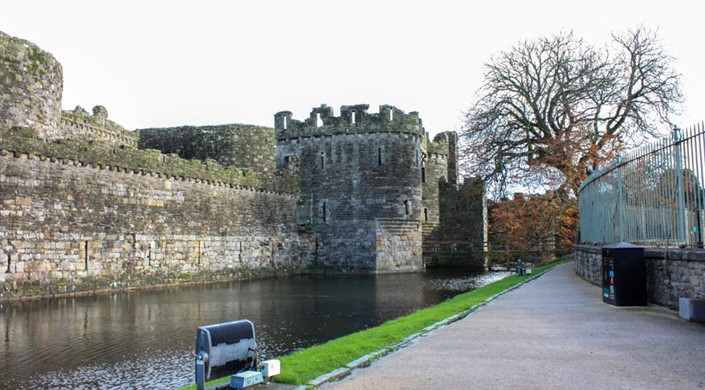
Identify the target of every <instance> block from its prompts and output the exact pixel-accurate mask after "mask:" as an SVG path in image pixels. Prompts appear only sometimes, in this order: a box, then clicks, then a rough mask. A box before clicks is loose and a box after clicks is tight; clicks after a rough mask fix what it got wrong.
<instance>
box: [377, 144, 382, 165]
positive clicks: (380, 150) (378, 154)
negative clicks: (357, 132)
mask: <svg viewBox="0 0 705 390" xmlns="http://www.w3.org/2000/svg"><path fill="white" fill-rule="evenodd" d="M377 165H378V166H381V165H382V148H377Z"/></svg>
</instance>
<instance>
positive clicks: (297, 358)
mask: <svg viewBox="0 0 705 390" xmlns="http://www.w3.org/2000/svg"><path fill="white" fill-rule="evenodd" d="M561 262H562V261H554V262H551V263H548V264H544V265H542V266H539V267H535V268H534V269H533V273H532V274H531V275H522V276H517V275H511V276H508V277H506V278H504V279H501V280H499V281H496V282H494V283H490V284H488V285H486V286H483V287H480V288H477V289H475V290H472V291H468V292H466V293H462V294H459V295H456V296H455V297H453V298H450V299H448V300H446V301H443V302H441V303H439V304H438V305H435V306H431V307H427V308H425V309H420V310H417V311H415V312H413V313H411V314H409V315H406V316H404V317H399V318H397V319H394V320H390V321H387V322H385V323H383V324H381V325H379V326H377V327H374V328H369V329H365V330H361V331H359V332H356V333H352V334H349V335H347V336H343V337H340V338H337V339H334V340H331V341H328V342H326V343H323V344H319V345H315V346H313V347H310V348H306V349H303V350H299V351H295V352H292V353H290V354H289V355H286V356H284V357H281V358H279V360H280V361H281V368H282V373H281V374H280V375H278V376H277V377H276V378H275V380H276V382H279V383H287V384H305V383H307V382H309V381H311V380H312V379H315V378H317V377H319V376H321V375H324V374H327V373H329V372H331V371H334V370H337V369H339V368H341V367H344V366H345V365H346V364H348V363H350V362H352V361H353V360H356V359H359V358H361V357H363V356H365V355H368V354H370V353H373V352H376V351H379V350H382V349H384V348H387V347H390V346H392V345H394V344H396V343H398V342H400V341H402V340H403V339H404V338H406V337H408V336H411V335H413V334H415V333H417V332H419V331H421V330H423V329H424V328H426V327H428V326H430V325H433V324H436V323H438V322H439V321H442V320H444V319H446V318H448V317H451V316H454V315H456V314H461V313H463V312H465V311H467V310H469V309H470V308H472V307H473V306H475V305H478V304H481V303H483V302H485V301H486V300H488V299H490V298H492V297H493V296H495V295H497V294H499V293H501V292H503V291H505V290H507V289H510V288H512V287H514V286H516V285H518V284H520V283H522V282H525V281H527V280H528V279H531V278H534V277H536V276H538V275H539V274H541V273H543V272H545V271H547V270H549V269H551V268H553V267H554V266H556V265H558V264H560V263H561ZM220 380H221V381H222V379H220ZM217 381H219V380H214V381H211V382H209V383H214V382H217ZM195 388H196V386H195V385H192V386H188V387H184V388H182V390H187V389H195Z"/></svg>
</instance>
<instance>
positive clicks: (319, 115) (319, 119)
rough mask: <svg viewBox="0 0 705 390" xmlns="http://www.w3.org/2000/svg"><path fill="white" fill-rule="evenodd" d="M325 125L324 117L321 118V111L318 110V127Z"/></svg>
mask: <svg viewBox="0 0 705 390" xmlns="http://www.w3.org/2000/svg"><path fill="white" fill-rule="evenodd" d="M321 126H323V119H321V113H320V112H317V113H316V127H321Z"/></svg>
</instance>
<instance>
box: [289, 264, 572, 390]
mask: <svg viewBox="0 0 705 390" xmlns="http://www.w3.org/2000/svg"><path fill="white" fill-rule="evenodd" d="M560 265H561V264H557V265H556V266H554V267H551V268H549V269H547V270H545V271H542V272H539V273H537V274H536V275H533V276H532V277H530V278H528V279H526V280H524V281H522V282H521V283H518V284H516V285H514V286H512V287H509V288H507V289H506V290H503V291H500V292H498V293H497V294H495V295H492V296H490V297H489V298H487V299H485V300H484V301H482V302H480V303H477V304H475V305H472V306H470V307H469V308H467V309H465V310H463V311H461V312H459V313H456V314H454V315H452V316H450V317H447V318H444V319H442V320H440V321H438V322H436V323H433V324H431V325H429V326H427V327H425V328H423V329H421V330H420V331H418V332H416V333H413V334H411V335H409V336H407V337H405V338H403V339H401V340H399V341H397V342H396V343H394V344H391V345H389V346H387V347H384V348H382V349H378V350H377V351H374V352H370V353H368V354H367V355H364V356H362V357H360V358H357V359H355V360H353V361H351V362H349V363H347V364H346V365H345V366H344V367H340V368H338V369H336V370H333V371H331V372H329V373H326V374H323V375H321V376H319V377H317V378H315V379H312V380H310V381H308V382H307V383H306V384H305V385H300V386H298V387H296V388H295V390H304V389H311V388H316V387H318V386H320V385H322V384H324V383H326V382H335V381H337V380H339V379H342V378H343V377H345V376H347V375H349V374H350V373H351V372H352V371H353V370H354V369H356V368H363V367H366V366H369V365H370V364H371V363H372V362H373V361H375V360H377V359H379V358H381V357H384V356H386V355H389V354H390V353H392V352H395V351H397V350H399V349H402V348H404V347H406V346H408V345H410V344H411V343H412V342H413V341H415V340H416V339H418V338H419V337H421V336H425V335H427V334H429V333H431V332H432V331H435V330H437V329H440V328H442V327H444V326H447V325H450V324H452V323H454V322H456V321H459V320H462V319H463V318H466V317H468V316H469V315H471V314H472V313H474V312H475V311H477V310H478V309H480V308H481V307H483V306H485V305H487V304H488V303H490V302H492V301H494V300H495V299H497V298H499V297H501V296H502V295H504V294H506V293H508V292H510V291H513V290H516V289H518V288H520V287H521V286H523V285H525V284H527V283H529V282H532V281H534V280H536V279H538V278H540V277H541V276H543V275H545V274H546V273H548V272H551V271H552V270H554V269H555V268H556V267H558V266H560Z"/></svg>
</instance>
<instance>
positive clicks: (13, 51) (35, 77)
mask: <svg viewBox="0 0 705 390" xmlns="http://www.w3.org/2000/svg"><path fill="white" fill-rule="evenodd" d="M62 89H63V72H62V68H61V64H59V62H58V61H56V59H55V58H54V56H52V55H51V54H50V53H47V52H45V51H43V50H41V49H40V48H39V47H38V46H37V45H35V44H33V43H31V42H29V41H26V40H24V39H20V38H15V37H12V36H10V35H7V34H5V33H3V32H1V31H0V133H1V132H2V131H4V130H7V129H9V128H11V127H14V126H21V127H30V128H33V129H35V130H37V131H38V135H39V136H40V137H48V136H49V137H50V136H52V135H53V134H52V132H53V131H55V130H56V124H57V123H58V121H59V118H60V115H61V93H62Z"/></svg>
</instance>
